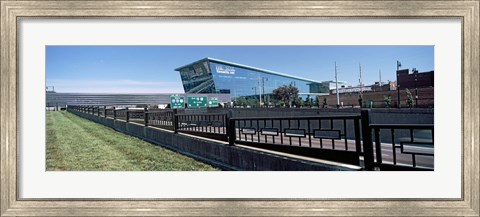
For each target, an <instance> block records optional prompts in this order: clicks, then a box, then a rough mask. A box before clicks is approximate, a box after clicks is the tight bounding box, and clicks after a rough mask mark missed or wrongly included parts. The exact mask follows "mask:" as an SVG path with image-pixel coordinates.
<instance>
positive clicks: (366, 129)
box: [361, 109, 375, 170]
mask: <svg viewBox="0 0 480 217" xmlns="http://www.w3.org/2000/svg"><path fill="white" fill-rule="evenodd" d="M369 113H370V110H369V109H365V110H362V113H361V118H362V139H363V153H364V156H363V160H364V164H365V170H373V169H374V166H375V164H374V158H373V143H372V131H371V129H370V114H369Z"/></svg>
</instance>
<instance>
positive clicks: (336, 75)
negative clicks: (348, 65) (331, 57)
mask: <svg viewBox="0 0 480 217" xmlns="http://www.w3.org/2000/svg"><path fill="white" fill-rule="evenodd" d="M335 92H336V93H337V109H338V108H340V93H339V91H338V72H337V62H336V61H335Z"/></svg>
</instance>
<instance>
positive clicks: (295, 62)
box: [46, 46, 434, 93]
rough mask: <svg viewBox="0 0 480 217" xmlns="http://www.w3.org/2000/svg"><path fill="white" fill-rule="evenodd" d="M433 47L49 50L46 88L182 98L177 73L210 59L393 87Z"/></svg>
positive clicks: (429, 56)
mask: <svg viewBox="0 0 480 217" xmlns="http://www.w3.org/2000/svg"><path fill="white" fill-rule="evenodd" d="M433 54H434V47H433V46H47V47H46V85H47V86H54V87H55V90H56V91H57V92H78V93H183V87H182V83H181V80H180V75H179V73H178V72H176V71H174V69H175V68H177V67H180V66H183V65H186V64H188V63H191V62H194V61H197V60H199V59H202V58H205V57H212V58H216V59H221V60H225V61H230V62H235V63H240V64H243V65H249V66H253V67H257V68H263V69H268V70H272V71H277V72H281V73H286V74H290V75H294V76H298V77H303V78H308V79H313V80H317V81H328V80H335V67H334V62H335V61H336V62H337V69H338V79H339V81H345V82H347V83H348V85H351V86H356V85H358V79H359V64H361V66H362V76H363V82H364V83H365V84H366V85H369V84H373V83H374V82H375V81H378V80H379V70H381V72H382V81H383V82H385V81H387V80H390V81H395V70H396V61H397V60H399V61H400V62H401V63H402V68H409V69H412V68H417V69H418V70H419V71H420V72H424V71H430V70H434V55H433Z"/></svg>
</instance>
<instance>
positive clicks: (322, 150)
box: [68, 106, 434, 170]
mask: <svg viewBox="0 0 480 217" xmlns="http://www.w3.org/2000/svg"><path fill="white" fill-rule="evenodd" d="M68 111H72V112H74V113H77V112H80V113H81V114H82V115H81V116H82V117H84V116H85V114H87V116H88V117H92V116H98V117H103V118H105V119H114V120H118V121H125V122H131V123H136V124H141V125H143V126H145V127H156V128H163V129H167V130H172V131H173V132H174V133H187V134H192V135H197V136H201V137H206V138H212V139H218V140H223V141H228V142H229V144H230V145H246V146H251V147H257V148H262V149H269V150H273V151H279V152H285V153H291V154H298V155H302V156H307V157H314V158H319V159H324V160H330V161H336V162H342V163H347V164H353V165H360V166H363V167H364V169H365V170H433V168H434V165H433V156H434V153H433V149H434V145H433V144H434V142H433V132H434V127H433V125H421V124H415V125H405V124H388V125H387V124H370V116H369V110H362V112H361V115H342V116H304V117H254V118H234V117H232V114H231V112H229V113H205V114H177V110H170V109H165V110H159V109H155V110H154V109H150V110H149V109H129V108H124V109H117V108H115V107H111V108H108V109H107V107H106V106H103V107H93V106H68ZM90 119H91V118H90ZM94 119H95V118H94ZM112 123H113V122H112Z"/></svg>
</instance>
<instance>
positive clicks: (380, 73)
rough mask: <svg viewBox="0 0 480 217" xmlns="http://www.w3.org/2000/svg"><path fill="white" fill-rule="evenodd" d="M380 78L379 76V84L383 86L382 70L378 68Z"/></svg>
mask: <svg viewBox="0 0 480 217" xmlns="http://www.w3.org/2000/svg"><path fill="white" fill-rule="evenodd" d="M378 78H379V81H378V84H379V85H380V87H381V86H382V70H380V69H379V70H378Z"/></svg>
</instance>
